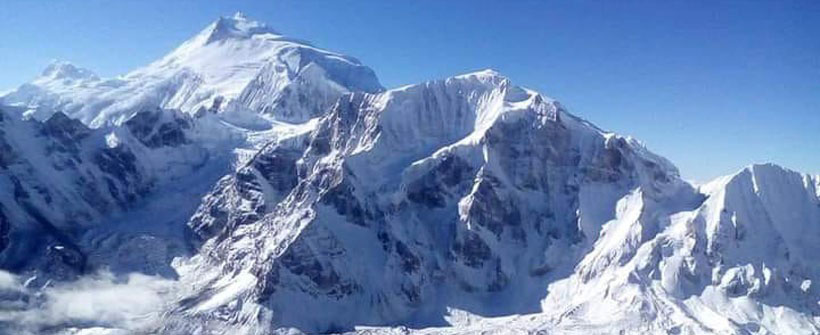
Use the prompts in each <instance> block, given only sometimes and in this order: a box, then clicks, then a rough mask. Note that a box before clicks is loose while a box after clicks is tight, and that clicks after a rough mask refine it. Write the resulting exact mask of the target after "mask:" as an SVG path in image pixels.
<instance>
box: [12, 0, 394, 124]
mask: <svg viewBox="0 0 820 335" xmlns="http://www.w3.org/2000/svg"><path fill="white" fill-rule="evenodd" d="M381 90H382V87H381V85H380V84H379V82H378V79H377V78H376V76H375V75H374V73H373V71H372V70H370V69H369V68H367V67H365V66H363V65H361V64H360V63H359V61H357V60H356V59H353V58H351V57H347V56H342V55H339V54H336V53H332V52H328V51H325V50H322V49H319V48H316V47H313V46H311V45H310V44H308V43H306V42H303V41H298V40H294V39H290V38H287V37H284V36H282V35H280V34H279V33H277V32H276V31H274V30H273V29H271V28H269V27H267V26H266V25H264V24H261V23H258V22H255V21H252V20H249V19H247V18H246V17H244V16H243V15H241V14H237V15H236V16H234V17H223V18H220V19H219V20H217V21H216V22H214V23H212V24H211V25H209V26H208V27H207V28H205V29H204V30H203V31H202V32H200V33H199V34H198V35H196V36H194V37H193V38H192V39H190V40H188V41H186V42H185V43H183V44H182V45H181V46H180V47H178V48H177V49H176V50H174V51H173V52H171V53H170V54H168V55H166V56H165V57H163V58H162V59H160V60H158V61H156V62H154V63H152V64H150V65H148V66H146V67H144V68H141V69H138V70H135V71H133V72H131V73H129V74H126V75H124V76H122V77H118V78H114V79H107V80H103V79H100V78H98V77H97V76H96V75H93V74H92V73H91V72H90V71H88V70H83V69H79V68H76V67H74V66H72V65H70V64H67V63H55V64H53V65H51V66H49V68H48V69H46V71H44V72H43V74H42V75H41V76H40V77H38V78H37V79H35V80H34V81H33V82H32V83H29V84H25V85H23V86H21V87H20V88H18V89H17V90H15V91H13V92H11V93H8V94H6V95H5V96H3V97H2V98H0V100H1V101H2V102H3V103H5V104H14V105H20V106H24V107H27V109H28V110H27V111H26V113H27V114H28V115H29V116H32V117H35V118H37V119H46V118H48V117H49V116H50V115H51V114H53V113H55V112H56V111H62V112H63V113H65V114H67V115H68V116H70V117H72V118H77V119H79V120H81V121H82V122H84V123H86V124H87V125H89V126H91V127H99V126H103V125H110V124H120V123H122V122H124V121H125V120H128V119H129V118H130V117H131V116H132V115H133V114H134V113H135V111H139V110H144V109H151V108H156V107H160V108H164V109H178V110H181V111H183V112H185V113H188V114H196V113H206V112H222V113H225V118H226V119H228V120H231V121H234V123H237V124H240V125H243V126H246V127H251V128H259V127H265V126H266V125H268V124H269V122H264V121H262V120H259V119H258V118H257V117H256V116H255V115H256V114H259V113H261V114H262V116H263V119H276V120H282V121H288V122H303V121H306V120H308V119H310V118H312V117H315V116H317V115H318V114H320V113H321V112H322V111H324V110H326V109H327V108H328V107H329V106H330V105H331V104H332V103H333V102H334V101H335V99H336V98H338V97H339V96H340V95H341V94H343V93H346V92H350V91H365V92H378V91H381Z"/></svg>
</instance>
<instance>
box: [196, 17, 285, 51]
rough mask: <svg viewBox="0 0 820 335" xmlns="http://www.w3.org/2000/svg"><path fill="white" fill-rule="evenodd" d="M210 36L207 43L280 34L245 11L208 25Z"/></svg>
mask: <svg viewBox="0 0 820 335" xmlns="http://www.w3.org/2000/svg"><path fill="white" fill-rule="evenodd" d="M204 33H206V34H207V35H208V38H207V40H206V42H205V44H208V43H212V42H216V41H222V40H226V39H232V38H235V39H246V38H250V37H252V36H253V35H262V34H273V35H279V33H278V32H276V31H275V30H273V29H272V28H271V27H269V26H268V25H267V24H265V23H262V22H259V21H254V20H252V19H249V18H248V17H247V16H246V15H245V14H244V13H242V12H236V13H235V14H234V15H233V16H223V17H220V18H219V19H217V20H216V22H214V23H213V24H211V25H210V26H208V28H207V29H206V30H205V32H204Z"/></svg>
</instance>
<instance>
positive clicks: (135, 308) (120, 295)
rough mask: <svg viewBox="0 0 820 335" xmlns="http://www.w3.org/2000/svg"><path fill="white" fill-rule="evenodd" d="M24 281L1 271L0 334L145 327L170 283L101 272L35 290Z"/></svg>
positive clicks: (118, 330)
mask: <svg viewBox="0 0 820 335" xmlns="http://www.w3.org/2000/svg"><path fill="white" fill-rule="evenodd" d="M27 284H28V283H27V281H26V280H25V279H23V278H21V277H19V276H16V275H14V274H10V273H8V272H4V271H0V335H6V334H125V333H128V334H130V333H131V332H133V331H141V330H142V331H149V330H150V329H151V328H152V327H153V326H154V325H155V322H156V320H157V318H158V317H159V315H160V313H161V311H162V310H163V307H164V306H165V303H166V301H167V299H166V298H167V294H168V293H169V292H171V291H172V286H173V284H174V282H173V281H171V280H168V279H164V278H161V277H153V276H146V275H143V274H137V273H134V274H129V275H124V276H115V275H113V274H112V273H110V272H107V271H105V272H100V273H97V274H93V275H88V276H85V277H82V278H81V279H79V280H76V281H73V282H67V283H58V284H53V285H51V284H47V285H46V286H45V287H44V288H42V289H39V290H38V289H34V288H31V287H29V286H31V285H27ZM55 329H60V330H59V331H56V332H55V331H54V330H55ZM126 329H127V330H128V331H126Z"/></svg>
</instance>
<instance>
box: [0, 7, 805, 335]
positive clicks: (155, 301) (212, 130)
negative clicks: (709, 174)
mask: <svg viewBox="0 0 820 335" xmlns="http://www.w3.org/2000/svg"><path fill="white" fill-rule="evenodd" d="M0 189H2V190H3V192H0V269H2V271H0V334H132V333H133V334H143V333H157V334H271V333H274V334H300V333H308V334H314V333H358V334H410V333H412V334H442V333H446V334H521V333H531V334H612V333H630V334H631V333H642V334H645V333H649V334H705V333H714V334H817V333H820V289H818V286H817V283H818V282H820V256H819V255H820V249H818V246H820V177H818V176H810V175H808V174H801V173H798V172H795V171H791V170H789V169H786V168H783V167H780V166H777V165H774V164H755V165H750V166H748V167H746V168H744V169H742V170H740V171H739V172H737V173H735V174H733V175H729V176H725V177H721V178H718V179H716V180H714V181H711V182H709V183H705V184H703V185H693V184H690V183H689V182H686V181H684V180H682V179H681V177H680V175H679V172H678V170H677V168H676V167H675V166H674V165H673V164H672V163H671V162H669V161H668V160H666V159H664V158H663V157H660V156H658V155H656V154H654V153H652V152H651V151H650V150H649V149H648V148H647V147H646V146H645V145H644V144H643V143H641V142H639V141H638V140H636V139H633V138H630V137H624V136H620V135H617V134H613V133H611V132H607V131H604V130H602V129H600V128H598V127H596V126H594V125H593V124H592V123H590V122H588V121H586V120H583V119H582V118H579V117H577V116H575V115H572V114H571V113H570V112H569V111H567V110H566V109H565V108H564V107H563V106H562V105H561V104H560V103H558V102H557V101H555V100H554V99H551V98H548V97H546V96H543V95H541V94H540V93H538V92H535V91H533V90H530V89H527V88H523V87H520V86H517V85H515V84H514V83H513V81H512V80H511V79H509V78H507V77H505V76H503V75H501V74H499V73H497V72H495V71H492V70H484V71H479V72H474V73H468V74H463V75H458V76H454V77H451V78H446V79H442V80H435V81H429V82H425V83H420V84H415V85H408V86H404V87H400V88H395V89H390V90H385V89H384V88H383V87H382V86H381V84H379V81H378V79H377V78H376V76H375V74H374V72H373V71H372V70H370V69H369V68H368V67H366V66H364V65H362V64H361V63H360V62H359V61H358V60H356V59H354V58H352V57H348V56H344V55H340V54H337V53H334V52H330V51H327V50H323V49H320V48H318V47H315V46H312V45H311V44H309V43H307V42H305V41H300V40H297V39H293V38H289V37H285V36H284V35H282V34H280V33H279V32H277V31H275V30H274V29H272V28H270V27H268V26H267V25H265V24H262V23H259V22H255V21H253V20H250V19H248V18H246V17H245V16H244V15H242V14H237V15H235V16H233V17H223V18H220V19H218V20H217V21H215V22H213V23H212V24H211V25H209V26H208V27H206V28H205V29H204V30H203V31H202V32H200V33H199V34H197V35H196V36H194V37H193V38H191V39H190V40H188V41H186V42H184V43H182V45H180V46H179V47H178V48H177V49H176V50H173V51H172V52H171V53H169V54H168V55H166V56H164V57H162V58H160V59H159V60H157V61H155V62H153V63H151V64H149V65H147V66H145V67H143V68H140V69H137V70H134V71H132V72H130V73H127V74H125V75H123V76H120V77H116V78H108V79H106V78H100V77H98V76H97V75H95V74H94V73H93V72H91V71H89V70H86V69H82V68H80V67H77V66H75V65H72V64H70V63H66V62H54V63H53V64H51V65H49V66H48V67H47V68H46V69H45V70H44V71H43V73H42V74H41V75H40V76H39V77H37V78H36V79H34V80H33V81H32V82H31V83H28V84H24V85H22V86H20V87H19V88H17V89H15V90H13V91H11V92H8V93H5V94H4V95H2V96H0Z"/></svg>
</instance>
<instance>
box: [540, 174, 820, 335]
mask: <svg viewBox="0 0 820 335" xmlns="http://www.w3.org/2000/svg"><path fill="white" fill-rule="evenodd" d="M700 191H701V192H703V193H702V195H700V196H697V195H696V196H695V197H694V198H692V197H691V195H690V196H685V194H684V196H683V197H681V195H680V194H679V195H676V196H674V197H670V198H665V199H664V198H661V199H657V198H652V197H647V196H646V194H643V193H642V192H640V191H638V192H635V193H633V194H631V195H629V196H627V197H625V198H624V199H622V200H621V201H620V202H619V205H618V215H617V216H616V218H615V219H614V220H612V221H610V222H609V223H607V224H606V225H605V227H604V230H603V232H602V234H601V237H600V238H599V240H598V242H596V244H595V247H594V249H593V250H592V251H591V252H590V253H588V254H587V255H586V256H585V257H584V259H583V261H582V262H581V263H580V264H579V266H578V267H577V268H576V273H575V274H574V275H573V276H571V277H570V278H569V279H567V280H564V281H561V282H558V283H556V284H554V285H552V286H550V291H551V292H553V293H552V294H551V295H550V296H549V297H548V298H547V299H546V300H545V301H544V303H543V306H544V310H545V311H559V312H552V313H547V315H550V317H548V318H545V319H546V320H549V321H546V322H549V323H551V324H553V325H558V326H559V328H561V329H577V328H578V327H584V328H585V329H586V330H587V331H591V332H593V333H596V332H597V333H608V332H611V331H612V330H613V329H615V330H625V331H627V332H646V333H659V334H662V333H682V334H698V333H732V334H735V333H737V334H745V333H766V334H768V333H773V334H786V333H790V334H811V333H817V332H818V331H820V325H818V322H817V320H816V318H815V317H814V316H816V315H818V313H820V306H818V301H820V291H817V289H816V287H813V283H816V282H817V280H818V275H820V272H818V269H820V266H818V265H820V264H818V259H817V256H816V254H817V241H818V238H820V201H819V200H818V197H817V193H816V185H815V184H814V183H813V182H812V179H811V178H810V177H809V176H808V175H801V174H799V173H796V172H793V171H788V170H785V169H783V168H781V167H778V166H775V165H754V166H751V167H749V168H747V169H744V170H743V171H741V172H739V173H737V174H735V175H732V176H727V177H724V178H720V179H718V180H716V181H714V182H711V183H709V184H707V185H704V186H703V187H702V189H701V190H700ZM687 197H688V198H690V199H692V201H688V202H687V201H683V202H682V201H681V200H685V199H686V198H687ZM698 197H701V199H705V200H703V201H698V200H697V198H698ZM603 311H606V312H605V313H603Z"/></svg>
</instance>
